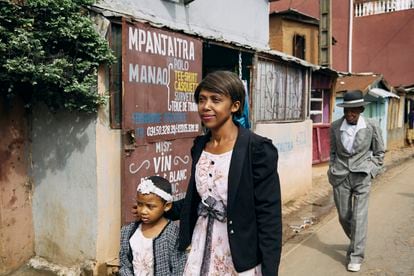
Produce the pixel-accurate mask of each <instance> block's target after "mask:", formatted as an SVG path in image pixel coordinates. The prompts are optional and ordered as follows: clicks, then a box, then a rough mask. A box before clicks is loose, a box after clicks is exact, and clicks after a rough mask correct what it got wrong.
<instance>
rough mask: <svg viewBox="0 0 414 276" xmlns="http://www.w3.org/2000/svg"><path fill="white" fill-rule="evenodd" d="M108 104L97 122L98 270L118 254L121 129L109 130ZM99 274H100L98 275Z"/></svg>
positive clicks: (102, 89) (101, 83) (103, 88)
mask: <svg viewBox="0 0 414 276" xmlns="http://www.w3.org/2000/svg"><path fill="white" fill-rule="evenodd" d="M104 74H105V72H104V71H102V70H100V72H99V77H98V80H99V84H98V85H99V86H98V89H99V91H100V92H101V93H105V91H107V88H106V87H108V85H107V83H104V81H107V80H106V79H105V75H104ZM109 126H110V120H109V106H103V107H102V108H101V110H100V111H99V113H98V121H97V124H96V169H97V173H96V174H97V199H98V200H97V206H98V208H97V212H98V213H97V218H98V219H97V227H98V229H97V237H96V243H97V246H96V260H97V262H98V266H99V270H100V273H102V269H105V266H100V264H103V263H106V262H110V261H111V260H114V259H115V258H117V257H118V252H119V241H120V229H121V157H122V152H121V149H122V145H121V130H119V129H110V127H109ZM99 275H101V274H99Z"/></svg>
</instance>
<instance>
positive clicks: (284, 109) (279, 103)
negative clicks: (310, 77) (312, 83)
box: [254, 59, 306, 122]
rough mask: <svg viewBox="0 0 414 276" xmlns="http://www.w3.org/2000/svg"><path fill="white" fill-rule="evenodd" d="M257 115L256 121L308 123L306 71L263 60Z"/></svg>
mask: <svg viewBox="0 0 414 276" xmlns="http://www.w3.org/2000/svg"><path fill="white" fill-rule="evenodd" d="M257 68H258V70H257V80H256V93H255V95H254V96H255V100H254V114H255V119H256V121H262V122H263V121H300V120H304V117H305V112H304V108H305V107H304V99H305V97H304V93H305V88H306V71H305V69H302V68H299V67H296V66H290V65H288V64H281V63H277V62H276V61H272V60H267V59H259V60H258V64H257Z"/></svg>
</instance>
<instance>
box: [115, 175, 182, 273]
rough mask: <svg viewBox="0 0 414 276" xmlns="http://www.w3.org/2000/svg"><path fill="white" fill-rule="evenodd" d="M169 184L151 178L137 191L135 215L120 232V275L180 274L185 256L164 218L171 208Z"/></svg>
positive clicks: (156, 178)
mask: <svg viewBox="0 0 414 276" xmlns="http://www.w3.org/2000/svg"><path fill="white" fill-rule="evenodd" d="M172 199H173V198H172V196H171V184H170V183H169V182H168V181H167V180H166V179H164V178H162V177H159V176H151V177H149V178H147V179H145V180H144V181H142V182H141V183H140V184H139V185H138V188H137V215H138V217H139V218H140V221H139V222H132V223H130V224H129V225H126V226H123V227H122V229H121V249H120V253H119V259H120V271H119V273H120V275H121V276H129V275H131V276H133V275H140V276H149V275H156V276H157V275H159V276H165V275H174V276H175V275H182V273H183V269H184V264H185V260H186V255H185V254H184V253H183V252H180V251H178V250H177V246H178V244H177V236H178V227H177V225H175V224H174V223H173V222H171V221H169V220H167V219H166V218H165V217H163V215H164V212H166V211H168V210H170V209H171V203H172Z"/></svg>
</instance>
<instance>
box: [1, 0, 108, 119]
mask: <svg viewBox="0 0 414 276" xmlns="http://www.w3.org/2000/svg"><path fill="white" fill-rule="evenodd" d="M93 2H94V1H93V0H24V1H13V2H11V1H4V0H0V95H2V96H3V97H4V98H6V99H7V98H11V97H14V96H15V95H18V94H20V95H22V96H23V98H24V99H25V101H26V104H27V106H31V105H32V104H33V103H34V102H38V101H41V102H44V103H45V104H46V105H47V106H49V108H50V109H52V110H56V109H60V108H65V109H68V110H82V111H86V112H96V110H97V109H98V107H99V105H100V104H102V103H104V102H105V99H106V98H105V96H101V95H99V94H98V93H97V69H98V66H99V65H100V64H104V63H108V64H109V63H112V62H113V61H114V56H113V55H112V53H111V50H110V48H109V46H108V43H107V41H106V40H105V39H104V38H102V37H100V36H99V34H98V33H97V31H96V30H95V28H94V25H93V24H94V23H93V22H92V20H91V19H90V17H89V14H88V10H87V9H85V7H87V6H88V5H91V4H93Z"/></svg>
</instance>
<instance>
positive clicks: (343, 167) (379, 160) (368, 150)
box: [328, 117, 385, 186]
mask: <svg viewBox="0 0 414 276" xmlns="http://www.w3.org/2000/svg"><path fill="white" fill-rule="evenodd" d="M343 120H345V117H342V118H341V119H339V120H336V121H335V122H333V123H332V125H331V129H330V139H331V141H330V142H331V150H330V160H329V170H328V178H329V182H330V183H331V184H332V185H333V186H336V185H339V184H340V183H341V182H342V181H344V180H345V178H346V177H347V176H348V175H349V174H350V173H352V172H361V173H366V174H368V175H369V174H370V175H371V177H372V178H374V177H375V176H376V175H377V174H378V173H379V172H380V171H381V169H382V165H383V161H384V153H385V150H384V141H383V139H382V135H381V129H380V128H379V126H378V124H377V123H376V122H375V121H374V120H372V119H370V118H365V117H364V120H365V123H366V128H363V129H360V130H359V131H358V132H357V134H356V136H355V140H354V143H353V146H352V148H353V153H349V152H348V151H347V150H346V149H345V147H344V145H343V144H342V141H341V131H340V128H341V125H342V122H343Z"/></svg>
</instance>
